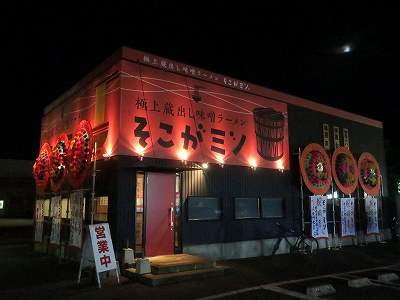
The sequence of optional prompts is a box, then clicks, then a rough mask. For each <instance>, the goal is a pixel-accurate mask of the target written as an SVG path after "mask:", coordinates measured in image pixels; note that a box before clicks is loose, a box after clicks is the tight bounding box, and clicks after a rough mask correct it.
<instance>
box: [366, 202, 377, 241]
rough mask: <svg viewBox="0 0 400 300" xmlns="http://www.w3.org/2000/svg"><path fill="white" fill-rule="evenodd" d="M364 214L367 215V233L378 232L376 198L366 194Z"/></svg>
mask: <svg viewBox="0 0 400 300" xmlns="http://www.w3.org/2000/svg"><path fill="white" fill-rule="evenodd" d="M365 214H366V216H367V234H375V233H379V222H378V199H377V198H376V197H372V196H369V195H367V196H366V197H365Z"/></svg>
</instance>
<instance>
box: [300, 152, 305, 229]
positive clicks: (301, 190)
mask: <svg viewBox="0 0 400 300" xmlns="http://www.w3.org/2000/svg"><path fill="white" fill-rule="evenodd" d="M300 160H301V149H300V147H299V166H300ZM300 168H301V166H300V167H299V175H300V194H301V195H300V197H301V231H302V232H304V229H305V228H304V227H305V226H304V195H303V177H302V176H301V170H300Z"/></svg>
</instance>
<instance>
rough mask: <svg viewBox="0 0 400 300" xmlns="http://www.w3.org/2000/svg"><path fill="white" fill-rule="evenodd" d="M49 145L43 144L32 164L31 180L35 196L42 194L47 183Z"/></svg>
mask: <svg viewBox="0 0 400 300" xmlns="http://www.w3.org/2000/svg"><path fill="white" fill-rule="evenodd" d="M50 151H51V150H50V145H49V144H48V143H44V144H43V145H42V148H41V149H40V153H39V156H38V158H36V161H35V163H34V164H33V172H32V174H33V178H34V179H35V185H36V194H38V195H40V194H43V193H44V191H45V190H46V187H47V183H48V182H49V177H50V175H49V165H50Z"/></svg>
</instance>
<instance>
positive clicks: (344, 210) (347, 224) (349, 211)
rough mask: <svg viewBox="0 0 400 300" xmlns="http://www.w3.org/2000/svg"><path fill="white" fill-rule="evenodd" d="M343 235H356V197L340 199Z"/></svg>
mask: <svg viewBox="0 0 400 300" xmlns="http://www.w3.org/2000/svg"><path fill="white" fill-rule="evenodd" d="M340 212H341V214H340V215H341V222H340V224H341V236H342V237H345V236H355V235H356V228H355V221H354V198H341V199H340Z"/></svg>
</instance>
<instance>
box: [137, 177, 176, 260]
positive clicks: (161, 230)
mask: <svg viewBox="0 0 400 300" xmlns="http://www.w3.org/2000/svg"><path fill="white" fill-rule="evenodd" d="M175 177H176V175H175V174H174V173H172V174H170V173H153V172H148V173H145V199H146V200H145V207H144V224H145V233H144V237H145V243H144V255H145V256H156V255H165V254H174V235H175V234H174V233H175V227H174V223H175V216H174V202H175V191H176V187H175Z"/></svg>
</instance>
